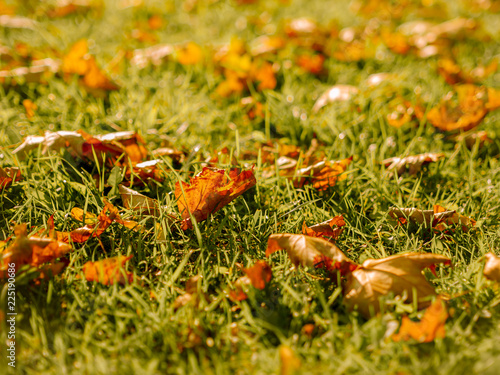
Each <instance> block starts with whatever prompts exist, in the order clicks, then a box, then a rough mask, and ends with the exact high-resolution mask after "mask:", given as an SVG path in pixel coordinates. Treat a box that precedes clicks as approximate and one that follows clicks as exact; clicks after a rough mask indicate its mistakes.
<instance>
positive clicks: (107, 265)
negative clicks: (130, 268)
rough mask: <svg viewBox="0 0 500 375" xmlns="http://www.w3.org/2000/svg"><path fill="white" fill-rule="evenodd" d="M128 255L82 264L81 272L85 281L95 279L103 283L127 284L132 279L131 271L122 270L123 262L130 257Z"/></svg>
mask: <svg viewBox="0 0 500 375" xmlns="http://www.w3.org/2000/svg"><path fill="white" fill-rule="evenodd" d="M132 256H133V255H129V256H123V255H121V256H118V257H114V258H107V259H102V260H99V261H96V262H87V263H85V264H84V265H83V273H84V275H85V279H86V280H87V281H96V282H99V283H101V284H104V285H111V284H115V283H119V284H122V285H123V284H127V283H131V282H132V281H133V280H134V275H133V273H131V272H126V271H125V270H123V266H124V264H125V263H126V262H127V261H129V260H130V259H131V258H132Z"/></svg>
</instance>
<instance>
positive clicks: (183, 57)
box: [177, 42, 203, 65]
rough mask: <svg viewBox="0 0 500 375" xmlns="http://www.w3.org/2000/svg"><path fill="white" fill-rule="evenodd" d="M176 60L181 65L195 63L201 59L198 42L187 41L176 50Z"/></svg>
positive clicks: (201, 51) (201, 54) (201, 52)
mask: <svg viewBox="0 0 500 375" xmlns="http://www.w3.org/2000/svg"><path fill="white" fill-rule="evenodd" d="M177 61H179V63H180V64H182V65H196V64H198V63H200V62H201V61H203V50H202V49H201V47H200V46H199V45H198V44H196V43H194V42H189V43H188V44H186V45H185V46H183V47H181V48H179V49H178V50H177Z"/></svg>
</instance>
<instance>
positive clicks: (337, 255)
mask: <svg viewBox="0 0 500 375" xmlns="http://www.w3.org/2000/svg"><path fill="white" fill-rule="evenodd" d="M279 250H286V252H287V253H288V256H289V257H290V260H291V262H292V263H293V264H294V265H296V266H298V265H299V264H300V265H302V266H307V267H314V266H315V265H316V264H318V262H320V261H322V260H323V258H324V257H326V258H328V259H331V260H333V261H334V262H340V263H342V262H350V261H349V259H348V258H347V257H346V256H345V255H344V253H343V252H342V251H340V249H339V248H338V247H337V246H335V245H334V244H332V243H331V242H329V241H326V240H324V239H322V238H317V237H310V236H305V235H303V234H288V233H285V234H272V235H271V236H269V239H268V241H267V249H266V256H269V255H271V254H272V253H274V252H276V251H279Z"/></svg>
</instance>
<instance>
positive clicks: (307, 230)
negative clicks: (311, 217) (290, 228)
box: [302, 215, 345, 240]
mask: <svg viewBox="0 0 500 375" xmlns="http://www.w3.org/2000/svg"><path fill="white" fill-rule="evenodd" d="M344 226H345V221H344V217H343V216H342V215H339V216H335V217H334V218H332V219H330V220H326V221H323V222H322V223H319V224H315V225H312V226H310V227H308V226H307V225H306V222H305V221H304V224H303V225H302V233H303V234H306V235H308V236H312V237H326V238H325V239H328V238H331V239H333V240H336V239H337V238H339V236H340V234H341V233H342V232H343V230H344Z"/></svg>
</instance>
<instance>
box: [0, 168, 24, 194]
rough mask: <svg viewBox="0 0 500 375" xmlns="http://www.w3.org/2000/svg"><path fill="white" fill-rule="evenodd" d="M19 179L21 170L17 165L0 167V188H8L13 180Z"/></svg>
mask: <svg viewBox="0 0 500 375" xmlns="http://www.w3.org/2000/svg"><path fill="white" fill-rule="evenodd" d="M20 179H21V170H20V169H19V168H17V167H6V168H2V167H0V189H5V188H8V187H9V186H10V185H12V182H13V181H19V180H20Z"/></svg>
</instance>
